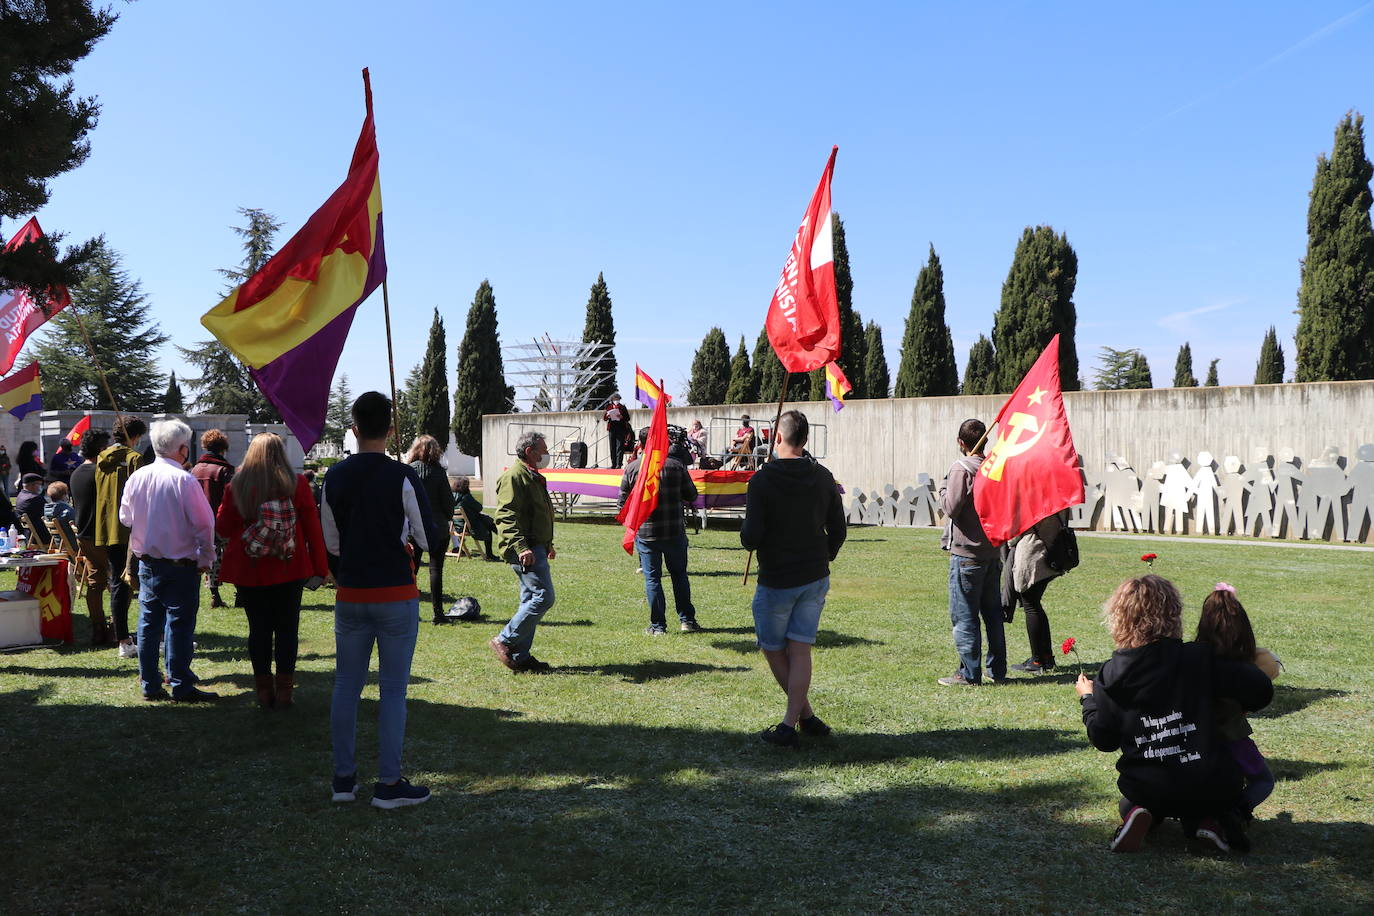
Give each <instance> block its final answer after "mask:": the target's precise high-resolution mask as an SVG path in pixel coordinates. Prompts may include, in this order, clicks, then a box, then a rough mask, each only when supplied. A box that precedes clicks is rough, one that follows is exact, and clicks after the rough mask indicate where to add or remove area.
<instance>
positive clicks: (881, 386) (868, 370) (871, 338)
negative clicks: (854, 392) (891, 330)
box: [864, 321, 891, 398]
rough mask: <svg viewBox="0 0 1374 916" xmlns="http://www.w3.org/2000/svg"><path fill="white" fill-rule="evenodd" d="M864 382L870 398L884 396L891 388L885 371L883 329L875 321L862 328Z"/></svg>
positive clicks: (889, 378) (885, 358)
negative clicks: (864, 355)
mask: <svg viewBox="0 0 1374 916" xmlns="http://www.w3.org/2000/svg"><path fill="white" fill-rule="evenodd" d="M864 351H865V353H866V354H867V355H866V357H865V361H864V384H865V385H867V386H868V396H869V397H870V398H885V397H887V396H888V391H889V390H890V389H891V377H890V376H889V375H888V371H887V354H886V353H884V352H883V329H882V328H880V327H878V323H877V322H876V321H870V322H869V323H868V326H867V327H865V328H864Z"/></svg>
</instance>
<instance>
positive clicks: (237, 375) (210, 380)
mask: <svg viewBox="0 0 1374 916" xmlns="http://www.w3.org/2000/svg"><path fill="white" fill-rule="evenodd" d="M239 215H240V216H243V217H246V219H247V222H246V223H245V224H244V225H242V226H234V227H232V228H233V230H234V232H235V233H237V234H238V235H239V237H240V238H242V239H243V245H242V248H243V260H242V261H241V262H239V266H238V267H228V268H224V267H222V268H220V269H219V272H220V275H221V276H223V277H224V278H225V279H226V280H227V281H228V283H227V284H226V285H225V288H224V289H223V291H222V292H221V295H222V296H227V295H229V294H230V293H231V292H233V291H234V288H235V287H236V286H238V285H239V284H241V283H243V282H244V281H245V280H247V279H248V278H249V277H251V276H253V275H254V274H255V273H257V272H258V271H259V270H261V269H262V267H263V265H264V264H266V263H267V261H268V260H269V259H270V258H271V257H272V252H273V251H274V250H275V248H276V237H277V232H278V231H279V230H280V229H281V223H280V222H278V221H277V219H276V218H275V217H273V216H272V214H270V213H268V212H267V211H266V210H260V209H258V208H256V207H239ZM177 350H178V351H179V352H180V353H181V358H182V359H184V360H186V361H187V362H188V363H190V364H191V365H192V366H195V367H196V369H197V370H198V371H199V372H200V375H199V377H197V378H188V379H185V382H186V384H187V385H188V386H189V387H190V388H191V390H192V391H193V392H194V393H195V406H196V408H197V409H198V410H200V411H201V412H202V413H231V414H247V416H248V420H249V422H250V423H280V422H281V414H279V413H278V412H277V408H276V407H274V406H273V405H272V402H271V401H269V400H267V398H266V396H264V395H263V393H262V391H261V390H259V389H258V386H257V383H256V382H254V381H253V377H252V376H251V375H249V373H248V366H246V365H245V364H244V363H243V361H242V360H240V359H239V358H238V357H237V356H235V355H234V352H233V351H232V350H230V349H229V348H228V347H226V346H225V345H224V344H222V343H220V341H218V340H216V339H214V338H211V339H210V340H202V341H199V342H198V343H197V344H196V345H195V347H192V348H187V347H180V346H179V347H177Z"/></svg>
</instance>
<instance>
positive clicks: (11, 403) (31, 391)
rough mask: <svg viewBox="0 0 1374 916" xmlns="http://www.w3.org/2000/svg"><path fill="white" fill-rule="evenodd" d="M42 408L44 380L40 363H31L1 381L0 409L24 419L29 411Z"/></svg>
mask: <svg viewBox="0 0 1374 916" xmlns="http://www.w3.org/2000/svg"><path fill="white" fill-rule="evenodd" d="M42 409H43V380H42V379H40V378H39V377H38V363H29V364H28V365H27V366H25V367H24V368H23V369H20V370H19V371H18V372H16V373H14V375H11V376H10V377H9V378H7V379H5V380H4V381H2V382H0V410H8V411H9V412H10V413H12V414H14V415H15V416H16V417H19V418H20V419H23V418H24V415H25V414H27V413H28V412H29V411H32V410H42Z"/></svg>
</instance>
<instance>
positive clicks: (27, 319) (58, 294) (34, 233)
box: [0, 218, 72, 375]
mask: <svg viewBox="0 0 1374 916" xmlns="http://www.w3.org/2000/svg"><path fill="white" fill-rule="evenodd" d="M41 238H43V229H42V227H40V226H39V225H38V219H37V218H34V219H31V220H29V221H28V222H27V223H25V224H24V225H23V226H21V227H20V229H19V231H18V232H16V233H15V234H14V235H13V236H11V237H10V240H9V241H8V242H6V243H5V248H4V250H5V251H14V250H15V249H16V248H18V247H19V246H20V245H24V244H27V243H29V242H37V241H38V240H39V239H41ZM71 302H72V298H71V296H69V295H68V294H67V289H66V287H62V286H57V287H54V288H52V289H50V290H48V296H47V302H46V303H45V304H44V305H39V304H38V303H37V302H36V301H34V298H33V296H32V295H31V294H30V293H29V291H28V290H24V289H15V290H0V332H3V333H4V335H5V340H4V345H3V347H0V375H3V374H4V373H6V372H9V371H10V369H12V368H14V361H15V360H16V359H18V358H19V351H20V350H22V349H23V348H24V342H25V341H26V340H28V339H29V335H30V334H32V333H33V332H34V331H36V330H38V329H39V328H40V327H42V326H43V324H44V323H45V322H46V321H47V320H48V319H49V318H51V317H52V316H53V315H56V314H57V313H58V312H60V311H62V310H63V309H64V308H66V307H67V306H68V305H71Z"/></svg>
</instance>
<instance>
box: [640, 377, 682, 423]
mask: <svg viewBox="0 0 1374 916" xmlns="http://www.w3.org/2000/svg"><path fill="white" fill-rule="evenodd" d="M662 397H663V389H661V388H659V387H658V386H657V385H655V384H654V380H653V379H651V378H649V376H648V375H647V374H646V373H645V372H644V370H643V369H641V368H639V364H638V363H636V364H635V400H636V401H638V402H639V403H641V404H643V405H644V406H645V407H647V408H649V409H650V410H653V409H654V408H655V407H657V406H658V402H659V399H661V398H662ZM672 401H673V399H672V397H671V396H669V398H668V402H669V403H670V404H671V403H672ZM665 422H666V421H665Z"/></svg>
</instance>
